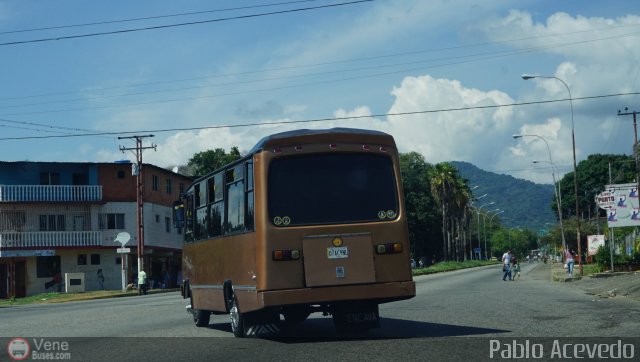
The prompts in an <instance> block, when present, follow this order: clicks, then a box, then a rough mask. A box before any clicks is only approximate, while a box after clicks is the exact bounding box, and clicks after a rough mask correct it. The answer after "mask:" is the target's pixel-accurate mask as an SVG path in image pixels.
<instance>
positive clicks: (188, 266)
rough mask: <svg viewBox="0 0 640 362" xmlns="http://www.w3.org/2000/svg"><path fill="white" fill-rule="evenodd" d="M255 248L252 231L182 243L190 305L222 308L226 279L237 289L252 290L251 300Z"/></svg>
mask: <svg viewBox="0 0 640 362" xmlns="http://www.w3.org/2000/svg"><path fill="white" fill-rule="evenodd" d="M255 250H256V248H255V233H245V234H238V235H231V236H227V237H224V238H216V239H210V240H207V241H199V242H193V243H188V244H185V246H184V249H183V269H184V271H183V274H184V278H185V280H188V281H189V286H190V288H191V293H192V295H193V308H195V309H203V310H212V311H220V312H223V311H225V310H226V307H225V304H224V297H223V286H224V283H225V281H227V280H232V282H233V285H234V287H235V288H236V289H238V290H243V291H247V292H253V294H254V297H253V300H255V290H256V281H255V270H256V264H255V260H256V254H255ZM254 304H255V302H254Z"/></svg>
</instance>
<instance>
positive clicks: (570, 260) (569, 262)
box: [564, 249, 576, 278]
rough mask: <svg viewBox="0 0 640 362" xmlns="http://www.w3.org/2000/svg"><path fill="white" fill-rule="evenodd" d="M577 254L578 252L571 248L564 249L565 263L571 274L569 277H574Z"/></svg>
mask: <svg viewBox="0 0 640 362" xmlns="http://www.w3.org/2000/svg"><path fill="white" fill-rule="evenodd" d="M575 256H576V253H575V252H574V251H573V250H571V249H566V250H565V251H564V259H565V265H566V266H567V273H568V274H569V278H573V265H574V264H575V262H576V259H575Z"/></svg>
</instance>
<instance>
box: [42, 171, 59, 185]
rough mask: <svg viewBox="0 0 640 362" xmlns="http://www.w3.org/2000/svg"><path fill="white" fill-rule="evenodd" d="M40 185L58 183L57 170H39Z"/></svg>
mask: <svg viewBox="0 0 640 362" xmlns="http://www.w3.org/2000/svg"><path fill="white" fill-rule="evenodd" d="M40 185H60V174H59V173H58V172H41V173H40Z"/></svg>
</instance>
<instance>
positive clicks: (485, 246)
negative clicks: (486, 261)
mask: <svg viewBox="0 0 640 362" xmlns="http://www.w3.org/2000/svg"><path fill="white" fill-rule="evenodd" d="M503 212H504V210H499V211H498V212H496V213H495V214H493V215H491V217H490V218H489V231H491V222H492V221H493V218H494V217H495V216H496V215H498V214H502V213H503ZM484 254H485V257H487V239H486V238H485V239H484Z"/></svg>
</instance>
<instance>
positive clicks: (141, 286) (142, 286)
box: [138, 270, 147, 295]
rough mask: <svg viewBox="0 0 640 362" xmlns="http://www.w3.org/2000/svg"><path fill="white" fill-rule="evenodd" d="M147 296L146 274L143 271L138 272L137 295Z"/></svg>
mask: <svg viewBox="0 0 640 362" xmlns="http://www.w3.org/2000/svg"><path fill="white" fill-rule="evenodd" d="M140 294H144V295H147V273H145V272H144V270H140V273H138V295H140Z"/></svg>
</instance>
